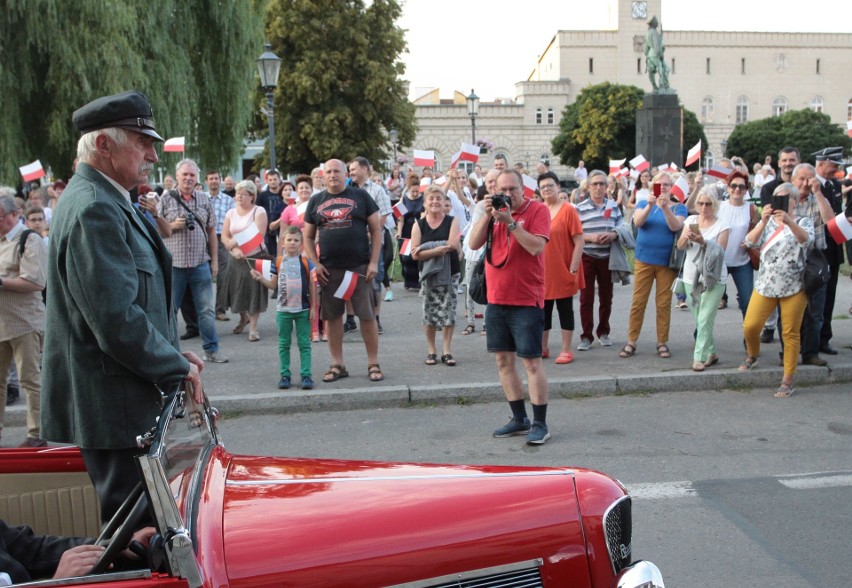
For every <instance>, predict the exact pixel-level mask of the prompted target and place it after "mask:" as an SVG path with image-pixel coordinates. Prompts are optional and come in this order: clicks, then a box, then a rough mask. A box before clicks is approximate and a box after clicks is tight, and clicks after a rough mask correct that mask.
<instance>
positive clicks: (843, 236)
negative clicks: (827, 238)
mask: <svg viewBox="0 0 852 588" xmlns="http://www.w3.org/2000/svg"><path fill="white" fill-rule="evenodd" d="M825 227H826V228H827V229H828V232H829V234H830V235H831V238H832V239H834V242H835V243H837V244H840V243H845V242H846V241H848V240H849V239H852V223H850V222H849V219H848V218H846V216H845V215H844V214H838V215H837V216H835V217H834V218H833V219H831V220H830V221H828V222H827V223H825Z"/></svg>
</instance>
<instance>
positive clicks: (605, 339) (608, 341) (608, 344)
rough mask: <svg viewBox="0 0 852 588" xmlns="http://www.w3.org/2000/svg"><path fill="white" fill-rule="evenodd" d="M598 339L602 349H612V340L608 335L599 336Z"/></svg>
mask: <svg viewBox="0 0 852 588" xmlns="http://www.w3.org/2000/svg"><path fill="white" fill-rule="evenodd" d="M599 339H600V340H601V345H603V346H604V347H612V339H610V338H609V335H601V336H600V337H599Z"/></svg>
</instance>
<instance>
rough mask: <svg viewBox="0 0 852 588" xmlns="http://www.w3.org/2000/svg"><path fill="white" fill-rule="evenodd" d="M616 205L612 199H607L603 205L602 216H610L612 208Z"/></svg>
mask: <svg viewBox="0 0 852 588" xmlns="http://www.w3.org/2000/svg"><path fill="white" fill-rule="evenodd" d="M616 206H618V205H617V204H615V203H614V202H613V201H612V200H607V202H606V206H605V207H604V211H603V217H604V218H612V209H613V208H615V207H616Z"/></svg>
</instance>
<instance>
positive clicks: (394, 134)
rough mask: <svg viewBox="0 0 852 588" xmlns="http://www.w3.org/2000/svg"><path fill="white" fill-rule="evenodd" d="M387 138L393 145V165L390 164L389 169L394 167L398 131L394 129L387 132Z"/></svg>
mask: <svg viewBox="0 0 852 588" xmlns="http://www.w3.org/2000/svg"><path fill="white" fill-rule="evenodd" d="M388 136H389V138H390V142H391V145H393V163H391V169H393V166H395V165H396V142H397V141H398V140H399V131H397V130H396V129H391V130H390V132H388Z"/></svg>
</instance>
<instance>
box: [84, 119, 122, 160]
mask: <svg viewBox="0 0 852 588" xmlns="http://www.w3.org/2000/svg"><path fill="white" fill-rule="evenodd" d="M127 132H128V131H126V130H125V129H122V128H118V127H110V128H108V129H98V130H97V131H92V132H90V133H86V134H85V135H83V136H82V137H80V140H79V141H77V159H79V160H80V161H82V162H84V163H91V161H92V159H94V157H95V154H96V153H97V152H98V148H97V139H98V137H100V136H101V135H105V136H107V137H109V138H110V139H112V141H113V142H114V143H115V144H116V145H119V146H121V145H124V144H125V143H127V137H128V135H127Z"/></svg>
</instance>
